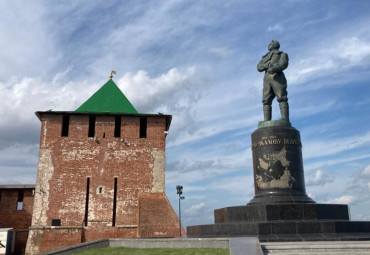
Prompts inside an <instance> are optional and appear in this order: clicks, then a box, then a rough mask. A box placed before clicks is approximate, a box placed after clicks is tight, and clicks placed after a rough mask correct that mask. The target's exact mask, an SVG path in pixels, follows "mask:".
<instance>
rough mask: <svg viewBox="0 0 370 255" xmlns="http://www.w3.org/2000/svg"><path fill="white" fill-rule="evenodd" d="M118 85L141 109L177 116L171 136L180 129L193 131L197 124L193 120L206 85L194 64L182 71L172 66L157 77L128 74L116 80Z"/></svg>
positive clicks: (140, 73)
mask: <svg viewBox="0 0 370 255" xmlns="http://www.w3.org/2000/svg"><path fill="white" fill-rule="evenodd" d="M117 85H118V86H119V87H120V88H121V90H122V91H123V92H124V94H125V95H126V96H127V98H129V100H130V101H131V102H132V103H133V105H134V106H135V107H136V108H137V110H138V111H139V112H142V113H157V112H162V113H169V114H173V115H176V118H174V119H173V121H172V125H171V130H170V132H171V134H172V135H171V139H175V138H177V134H178V132H180V129H181V132H182V133H183V135H184V134H186V133H190V134H192V133H193V132H194V130H196V129H197V126H196V124H195V121H194V119H193V118H194V117H195V114H194V113H195V107H196V103H197V102H198V101H199V99H200V98H201V91H202V90H204V89H205V88H206V86H207V84H206V83H205V82H204V79H203V78H202V76H201V75H200V74H198V73H197V71H196V68H195V67H190V68H187V69H186V70H185V71H184V72H180V71H179V70H178V69H176V68H172V69H170V70H169V71H168V72H167V73H164V74H162V75H160V76H158V77H154V78H152V77H150V76H149V75H148V73H147V72H145V71H142V70H140V71H138V72H137V73H136V74H131V73H126V74H124V75H123V76H122V77H121V78H120V79H118V80H117Z"/></svg>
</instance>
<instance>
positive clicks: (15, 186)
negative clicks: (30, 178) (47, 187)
mask: <svg viewBox="0 0 370 255" xmlns="http://www.w3.org/2000/svg"><path fill="white" fill-rule="evenodd" d="M35 186H36V185H35V184H5V185H0V189H34V188H35Z"/></svg>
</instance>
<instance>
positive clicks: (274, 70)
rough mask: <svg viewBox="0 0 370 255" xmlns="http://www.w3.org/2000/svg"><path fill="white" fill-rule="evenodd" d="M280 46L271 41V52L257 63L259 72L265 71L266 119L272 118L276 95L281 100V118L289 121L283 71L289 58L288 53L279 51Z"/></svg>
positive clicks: (263, 99) (264, 104)
mask: <svg viewBox="0 0 370 255" xmlns="http://www.w3.org/2000/svg"><path fill="white" fill-rule="evenodd" d="M279 48H280V43H279V42H278V41H271V43H270V44H269V46H268V50H269V52H268V53H267V54H266V55H264V56H263V57H262V59H261V60H260V62H259V63H258V65H257V70H258V71H259V72H263V71H264V72H265V77H264V78H263V98H262V103H263V115H264V121H270V120H271V104H272V100H273V99H274V98H275V96H276V98H277V101H278V102H279V106H280V112H281V119H282V120H286V121H289V105H288V92H287V90H286V88H287V81H286V79H285V75H284V73H283V70H285V69H286V68H287V67H288V62H289V58H288V54H286V53H284V52H282V51H279Z"/></svg>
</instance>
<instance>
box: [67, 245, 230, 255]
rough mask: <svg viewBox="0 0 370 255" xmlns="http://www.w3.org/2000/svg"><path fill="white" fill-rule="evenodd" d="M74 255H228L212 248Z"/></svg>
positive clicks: (101, 250)
mask: <svg viewBox="0 0 370 255" xmlns="http://www.w3.org/2000/svg"><path fill="white" fill-rule="evenodd" d="M73 254H75V255H101V254H103V255H229V254H230V253H229V250H228V249H214V248H184V249H169V248H146V249H139V248H125V247H115V248H113V247H107V248H97V249H89V250H86V251H83V252H79V253H73Z"/></svg>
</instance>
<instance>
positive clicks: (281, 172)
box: [252, 135, 301, 189]
mask: <svg viewBox="0 0 370 255" xmlns="http://www.w3.org/2000/svg"><path fill="white" fill-rule="evenodd" d="M269 145H299V146H301V142H300V141H299V140H298V139H287V138H277V136H275V135H274V136H269V137H266V136H263V137H261V139H260V140H258V141H254V143H253V144H252V148H256V147H261V146H269ZM286 154H287V150H286V148H285V146H284V147H283V148H282V149H281V150H280V151H273V152H270V151H267V152H266V153H263V154H262V155H261V157H258V156H257V165H256V167H257V171H256V172H257V173H256V176H255V180H256V185H257V186H258V187H259V188H260V189H271V188H292V187H293V183H294V182H295V179H294V177H293V176H292V174H291V172H290V169H289V166H290V163H291V161H290V160H288V159H287V155H286Z"/></svg>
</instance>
